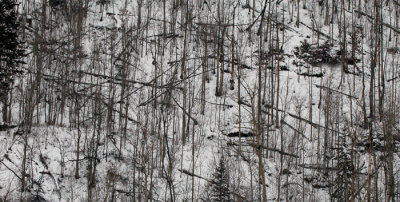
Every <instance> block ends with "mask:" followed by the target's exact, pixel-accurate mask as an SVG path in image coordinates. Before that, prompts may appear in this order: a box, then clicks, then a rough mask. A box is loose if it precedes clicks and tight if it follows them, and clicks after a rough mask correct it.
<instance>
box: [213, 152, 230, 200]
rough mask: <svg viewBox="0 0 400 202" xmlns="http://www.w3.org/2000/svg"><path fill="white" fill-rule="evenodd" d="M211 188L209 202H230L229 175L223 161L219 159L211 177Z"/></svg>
mask: <svg viewBox="0 0 400 202" xmlns="http://www.w3.org/2000/svg"><path fill="white" fill-rule="evenodd" d="M213 177H214V179H213V181H212V187H211V201H214V202H227V201H230V193H229V173H228V171H227V169H226V166H225V159H224V158H223V157H221V159H220V160H219V163H218V166H217V168H216V169H215V173H214V175H213Z"/></svg>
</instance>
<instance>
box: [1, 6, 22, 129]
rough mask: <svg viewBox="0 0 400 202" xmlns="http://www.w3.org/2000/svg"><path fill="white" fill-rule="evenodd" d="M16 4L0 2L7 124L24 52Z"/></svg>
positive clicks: (2, 84)
mask: <svg viewBox="0 0 400 202" xmlns="http://www.w3.org/2000/svg"><path fill="white" fill-rule="evenodd" d="M16 5H17V4H16V3H15V2H14V1H13V0H0V38H1V40H0V100H1V103H2V104H3V110H2V117H3V121H4V122H7V121H8V120H9V117H7V107H8V101H7V100H8V99H7V96H8V93H9V92H10V89H11V87H12V83H13V81H14V78H15V76H17V75H19V74H21V73H22V71H21V70H20V69H19V68H18V63H19V62H20V61H19V59H20V58H21V57H22V56H23V54H24V52H23V50H22V48H21V46H20V44H21V42H20V40H19V38H18V33H17V32H18V27H19V24H18V22H17V11H16V8H15V7H16Z"/></svg>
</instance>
